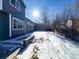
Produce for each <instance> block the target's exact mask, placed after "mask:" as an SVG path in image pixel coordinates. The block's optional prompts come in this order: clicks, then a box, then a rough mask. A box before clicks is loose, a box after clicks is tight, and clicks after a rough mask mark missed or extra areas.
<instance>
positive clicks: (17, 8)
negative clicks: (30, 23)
mask: <svg viewBox="0 0 79 59" xmlns="http://www.w3.org/2000/svg"><path fill="white" fill-rule="evenodd" d="M9 4H10V5H11V6H13V7H14V8H16V9H17V10H18V11H20V9H21V8H20V9H18V8H17V7H16V6H14V5H13V4H12V3H11V0H9Z"/></svg>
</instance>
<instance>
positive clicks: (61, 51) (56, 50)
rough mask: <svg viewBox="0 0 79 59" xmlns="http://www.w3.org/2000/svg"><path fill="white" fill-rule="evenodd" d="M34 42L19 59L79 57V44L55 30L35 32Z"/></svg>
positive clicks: (68, 58) (73, 58) (75, 58)
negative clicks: (57, 33) (55, 32)
mask: <svg viewBox="0 0 79 59" xmlns="http://www.w3.org/2000/svg"><path fill="white" fill-rule="evenodd" d="M33 35H35V38H34V40H33V43H31V44H30V45H29V47H28V48H27V49H26V50H25V51H24V52H23V53H22V54H19V55H18V56H17V57H18V59H35V58H36V59H79V46H78V45H77V44H75V43H74V42H73V41H69V40H67V39H66V38H63V37H59V36H58V35H56V34H54V33H53V32H41V31H40V32H34V33H33Z"/></svg>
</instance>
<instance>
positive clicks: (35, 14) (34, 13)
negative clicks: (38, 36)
mask: <svg viewBox="0 0 79 59" xmlns="http://www.w3.org/2000/svg"><path fill="white" fill-rule="evenodd" d="M39 14H40V13H39V11H37V10H33V12H32V15H33V17H39Z"/></svg>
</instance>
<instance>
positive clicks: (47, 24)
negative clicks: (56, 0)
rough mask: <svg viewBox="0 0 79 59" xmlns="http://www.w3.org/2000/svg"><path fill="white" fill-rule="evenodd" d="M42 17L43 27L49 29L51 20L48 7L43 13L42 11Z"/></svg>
mask: <svg viewBox="0 0 79 59" xmlns="http://www.w3.org/2000/svg"><path fill="white" fill-rule="evenodd" d="M41 17H42V22H43V26H44V27H43V28H44V29H48V28H50V24H51V21H50V19H49V17H48V9H47V8H45V9H44V10H43V11H42V13H41Z"/></svg>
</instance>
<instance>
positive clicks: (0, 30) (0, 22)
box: [0, 13, 9, 40]
mask: <svg viewBox="0 0 79 59" xmlns="http://www.w3.org/2000/svg"><path fill="white" fill-rule="evenodd" d="M8 29H9V15H8V14H7V13H0V40H4V39H6V38H8V37H9V30H8Z"/></svg>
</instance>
